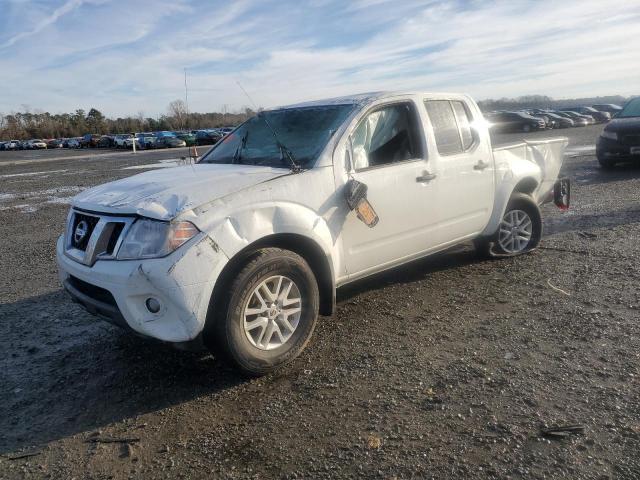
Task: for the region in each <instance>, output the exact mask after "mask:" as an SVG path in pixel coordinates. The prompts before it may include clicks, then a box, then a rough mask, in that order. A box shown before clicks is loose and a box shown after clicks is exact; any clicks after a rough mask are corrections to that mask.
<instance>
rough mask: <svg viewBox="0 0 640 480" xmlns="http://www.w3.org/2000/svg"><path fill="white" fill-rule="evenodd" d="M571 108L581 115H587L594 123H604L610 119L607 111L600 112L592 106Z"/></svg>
mask: <svg viewBox="0 0 640 480" xmlns="http://www.w3.org/2000/svg"><path fill="white" fill-rule="evenodd" d="M571 110H572V111H574V112H578V113H579V114H581V115H589V116H590V117H592V118H593V119H594V120H595V121H596V123H606V122H608V121H609V120H611V114H610V113H609V112H600V111H598V110H596V109H595V108H593V107H575V108H572V109H571Z"/></svg>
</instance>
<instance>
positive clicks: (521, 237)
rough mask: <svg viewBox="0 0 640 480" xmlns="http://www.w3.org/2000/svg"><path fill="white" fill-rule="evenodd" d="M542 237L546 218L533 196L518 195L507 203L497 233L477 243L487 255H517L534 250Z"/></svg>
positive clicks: (480, 249)
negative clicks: (544, 218)
mask: <svg viewBox="0 0 640 480" xmlns="http://www.w3.org/2000/svg"><path fill="white" fill-rule="evenodd" d="M541 238H542V215H541V214H540V209H539V208H538V206H537V205H536V204H535V202H534V201H533V199H532V198H531V197H530V196H529V195H525V194H524V193H514V194H513V195H512V196H511V199H510V200H509V203H508V204H507V208H506V209H505V212H504V215H503V216H502V220H501V221H500V225H499V227H498V230H497V232H496V233H495V234H494V235H493V236H491V237H489V238H481V239H478V240H476V241H475V244H476V248H477V249H478V251H479V252H480V253H482V254H483V255H487V256H493V257H502V256H515V255H521V254H523V253H527V252H530V251H531V250H534V249H535V248H536V247H537V246H538V245H539V243H540V239H541Z"/></svg>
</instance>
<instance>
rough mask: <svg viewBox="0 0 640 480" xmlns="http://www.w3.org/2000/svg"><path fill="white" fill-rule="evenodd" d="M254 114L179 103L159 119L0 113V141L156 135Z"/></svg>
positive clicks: (227, 122) (236, 120) (231, 122)
mask: <svg viewBox="0 0 640 480" xmlns="http://www.w3.org/2000/svg"><path fill="white" fill-rule="evenodd" d="M253 114H254V112H253V110H251V109H249V108H245V109H244V110H243V111H242V112H236V113H219V112H210V113H195V112H188V111H187V109H186V106H185V104H184V102H183V101H182V100H175V101H173V102H171V103H170V104H169V107H168V109H167V113H166V114H164V115H161V116H159V117H158V118H152V117H145V115H144V113H142V112H140V113H138V114H137V115H135V116H130V117H124V118H123V117H118V118H107V117H106V116H105V115H103V114H102V112H100V111H99V110H98V109H96V108H91V109H89V111H88V112H87V111H85V110H83V109H78V110H76V111H75V112H73V113H55V114H52V113H49V112H41V111H35V112H31V111H25V112H12V113H9V114H2V113H0V139H5V140H9V139H11V140H26V139H30V138H70V137H81V136H82V135H85V134H87V133H98V134H118V133H134V132H155V131H159V130H198V129H203V128H217V127H224V126H229V125H237V124H238V123H241V122H243V121H245V120H246V119H247V118H249V117H251V116H252V115H253Z"/></svg>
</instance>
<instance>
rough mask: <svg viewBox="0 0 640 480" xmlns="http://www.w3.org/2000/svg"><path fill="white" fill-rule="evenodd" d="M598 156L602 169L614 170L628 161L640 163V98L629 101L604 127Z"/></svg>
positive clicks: (599, 141)
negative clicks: (621, 162) (621, 163)
mask: <svg viewBox="0 0 640 480" xmlns="http://www.w3.org/2000/svg"><path fill="white" fill-rule="evenodd" d="M596 156H597V158H598V162H599V163H600V165H601V166H602V168H613V167H614V166H615V165H616V163H617V162H620V161H626V160H633V161H636V162H640V97H639V98H634V99H632V100H629V102H628V103H627V104H626V105H625V106H624V109H622V111H621V112H619V113H618V114H617V115H616V117H615V118H613V119H611V121H610V122H609V123H607V125H606V126H605V127H604V129H603V130H602V134H600V137H599V138H598V142H597V143H596Z"/></svg>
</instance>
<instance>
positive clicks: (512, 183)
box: [481, 137, 568, 236]
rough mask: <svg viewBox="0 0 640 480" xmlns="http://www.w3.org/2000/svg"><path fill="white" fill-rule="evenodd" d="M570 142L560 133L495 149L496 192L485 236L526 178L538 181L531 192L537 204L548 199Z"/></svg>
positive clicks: (495, 224)
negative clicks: (555, 135)
mask: <svg viewBox="0 0 640 480" xmlns="http://www.w3.org/2000/svg"><path fill="white" fill-rule="evenodd" d="M567 144H568V140H567V138H565V137H560V138H553V139H547V140H538V141H525V142H522V143H518V144H514V145H508V146H504V147H499V148H495V149H493V158H494V162H495V185H496V192H495V199H494V205H493V210H492V213H491V217H490V219H489V222H488V224H487V226H486V227H485V229H484V230H483V232H482V233H481V235H482V236H490V235H492V234H493V233H495V231H496V230H497V229H498V226H499V225H500V220H501V219H502V217H503V215H504V212H505V210H506V208H507V204H508V203H509V199H510V198H511V195H512V194H513V192H514V190H515V189H516V186H517V185H518V184H519V183H520V182H522V181H523V180H528V181H532V182H534V183H535V187H534V188H533V191H531V192H529V193H530V194H531V196H532V198H533V200H534V201H535V202H536V203H537V204H541V203H542V202H543V201H544V199H545V198H546V197H547V196H548V194H549V192H550V191H551V190H552V189H553V185H554V183H555V181H556V179H557V177H558V173H559V172H560V168H561V166H562V161H563V159H564V150H565V148H566V146H567Z"/></svg>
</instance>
